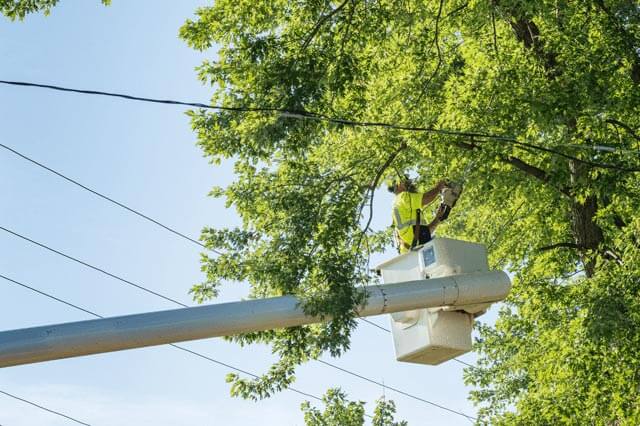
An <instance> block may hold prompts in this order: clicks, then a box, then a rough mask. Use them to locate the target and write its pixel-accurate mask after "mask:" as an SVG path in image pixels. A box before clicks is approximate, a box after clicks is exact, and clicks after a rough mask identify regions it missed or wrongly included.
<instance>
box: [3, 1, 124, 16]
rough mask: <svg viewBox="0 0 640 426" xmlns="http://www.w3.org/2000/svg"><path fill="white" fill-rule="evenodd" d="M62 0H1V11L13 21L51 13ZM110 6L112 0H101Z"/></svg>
mask: <svg viewBox="0 0 640 426" xmlns="http://www.w3.org/2000/svg"><path fill="white" fill-rule="evenodd" d="M59 1H60V0H0V12H1V13H2V14H3V15H4V16H6V17H8V18H9V19H11V20H12V21H14V20H16V19H19V20H23V19H24V18H25V17H26V16H27V15H29V14H31V13H36V12H42V13H44V14H45V15H48V14H49V13H51V9H52V8H53V7H54V6H55V5H57V4H58V2H59ZM100 1H101V2H102V4H104V5H105V6H108V5H109V4H111V0H100Z"/></svg>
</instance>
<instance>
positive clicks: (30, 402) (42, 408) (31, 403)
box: [0, 390, 91, 426]
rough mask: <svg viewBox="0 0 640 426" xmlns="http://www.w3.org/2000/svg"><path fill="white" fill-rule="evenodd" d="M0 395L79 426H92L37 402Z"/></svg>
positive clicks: (11, 395) (1, 391)
mask: <svg viewBox="0 0 640 426" xmlns="http://www.w3.org/2000/svg"><path fill="white" fill-rule="evenodd" d="M0 393H1V394H3V395H6V396H8V397H10V398H13V399H17V400H18V401H22V402H25V403H27V404H29V405H33V406H34V407H37V408H39V409H41V410H44V411H48V412H49V413H52V414H55V415H56V416H60V417H64V418H65V419H68V420H71V421H72V422H76V423H78V424H81V425H85V426H91V425H90V424H89V423H85V422H82V421H80V420H78V419H76V418H74V417H71V416H69V415H67V414H63V413H61V412H59V411H55V410H52V409H51V408H47V407H45V406H43V405H40V404H36V403H35V402H32V401H29V400H28V399H24V398H20V397H19V396H16V395H13V394H11V393H9V392H6V391H3V390H0Z"/></svg>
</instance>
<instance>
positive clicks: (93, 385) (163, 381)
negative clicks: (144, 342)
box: [0, 0, 475, 426]
mask: <svg viewBox="0 0 640 426" xmlns="http://www.w3.org/2000/svg"><path fill="white" fill-rule="evenodd" d="M204 4H205V2H204V1H202V0H201V1H191V0H189V1H187V0H183V1H180V2H171V1H162V2H158V1H155V2H153V1H150V0H144V1H143V0H138V1H135V2H133V1H130V2H124V1H117V0H115V1H114V2H113V5H112V6H110V7H102V6H100V4H99V2H98V1H97V0H96V1H82V2H80V1H63V2H61V4H60V5H59V6H58V7H56V8H55V9H54V10H53V12H52V14H51V15H50V16H49V17H44V16H36V15H34V16H30V17H28V18H27V19H26V20H25V21H24V22H10V21H8V20H6V19H3V20H0V57H1V58H2V59H1V60H0V61H1V63H2V68H1V69H2V71H1V72H0V79H4V80H23V81H33V82H39V83H48V84H56V85H61V86H70V87H76V88H87V89H96V90H106V91H116V92H122V93H130V94H135V95H139V96H149V97H159V98H172V99H181V100H190V101H200V102H206V101H207V100H208V99H209V97H210V95H211V89H210V88H208V87H203V86H201V84H200V83H199V82H198V81H197V79H196V74H195V72H194V68H195V67H196V66H197V65H198V64H199V63H200V62H201V61H202V60H203V59H205V58H213V57H215V52H214V51H210V52H205V53H200V52H195V51H192V50H190V49H189V48H188V47H187V46H186V45H185V44H184V43H183V42H182V41H181V40H179V39H178V37H177V33H178V29H179V27H180V25H181V24H182V23H183V22H184V20H185V19H187V18H188V17H190V16H192V15H193V12H194V10H195V9H196V7H198V6H200V5H204ZM0 100H1V102H0V123H1V127H0V132H1V135H2V137H1V138H0V141H1V142H2V143H3V144H5V145H8V146H10V147H12V148H14V149H16V150H18V151H20V152H22V153H24V154H25V155H28V156H30V157H32V158H34V159H36V160H38V161H40V162H42V163H44V164H46V165H48V166H49V167H52V168H53V169H56V170H58V171H61V172H63V173H65V174H67V175H68V176H70V177H72V178H74V179H77V180H78V181H80V182H82V183H83V184H85V185H88V186H89V187H92V188H94V189H96V190H99V191H100V192H103V193H105V194H107V195H109V196H111V197H113V198H115V199H116V200H119V201H121V202H123V203H125V204H127V205H130V206H131V207H133V208H136V209H138V210H140V211H142V212H144V213H146V214H148V215H150V216H152V217H154V218H156V219H158V220H159V221H161V222H163V223H166V224H168V225H170V226H173V227H175V228H176V229H178V230H180V231H181V232H184V233H185V234H187V235H190V236H193V237H197V236H198V235H199V231H200V229H201V228H202V227H203V226H220V227H222V226H233V225H235V224H237V223H238V221H237V218H236V217H235V215H234V213H233V211H232V210H226V209H225V208H224V205H223V201H221V200H216V199H213V198H210V197H207V193H208V192H209V190H210V188H211V187H212V186H214V185H224V184H225V183H228V182H230V181H231V180H232V179H233V176H232V173H231V167H230V165H229V164H223V165H221V166H215V167H214V166H213V165H210V164H208V162H207V159H205V158H203V156H202V153H201V152H200V150H199V149H198V148H197V147H196V146H195V135H194V133H193V132H192V131H191V129H190V124H189V120H188V118H187V117H186V115H185V114H184V111H185V108H181V107H175V106H165V105H153V104H147V103H137V102H130V101H123V100H117V99H110V98H101V97H90V96H82V95H76V94H67V93H59V92H51V91H44V90H40V89H29V88H16V87H8V86H0ZM0 197H1V200H2V201H1V202H0V226H3V227H6V228H9V229H11V230H13V231H15V232H18V233H21V234H23V235H26V236H28V237H30V238H32V239H35V240H37V241H40V242H42V243H45V244H47V245H50V246H51V247H53V248H55V249H58V250H60V251H63V252H65V253H68V254H70V255H73V256H76V257H78V258H80V259H82V260H84V261H86V262H88V263H91V264H94V265H96V266H98V267H102V268H104V269H106V270H108V271H110V272H112V273H115V274H117V275H120V276H122V277H124V278H126V279H129V280H131V281H134V282H136V283H140V284H142V285H144V286H146V287H149V288H151V289H153V290H154V291H158V292H161V293H163V294H166V295H168V296H170V297H172V298H175V299H177V300H180V301H182V302H184V303H191V300H190V297H189V295H188V294H187V292H188V289H189V288H190V287H191V285H192V284H194V283H197V282H199V281H201V280H202V274H201V272H200V264H199V252H200V249H199V247H197V246H195V245H194V244H192V243H189V242H188V241H185V240H183V239H180V238H178V237H176V236H175V235H172V234H170V233H168V232H166V231H164V230H162V229H160V228H158V227H156V226H155V225H153V224H150V223H148V222H146V221H144V220H142V219H141V218H139V217H137V216H135V215H132V214H131V213H129V212H126V211H124V210H122V209H119V208H117V207H115V206H113V205H112V204H109V203H107V202H106V201H104V200H101V199H99V198H97V197H95V196H93V195H91V194H90V193H88V192H86V191H83V190H81V189H79V188H77V187H75V186H73V185H70V184H69V183H67V182H65V181H63V180H62V179H60V178H58V177H55V176H53V175H51V174H50V173H47V172H45V171H44V170H42V169H40V168H37V167H35V166H34V165H32V164H30V163H28V162H26V161H24V160H23V159H20V158H18V157H16V156H15V155H13V154H11V153H9V152H7V151H5V150H1V149H0ZM390 201H391V199H390V196H389V195H388V194H384V193H381V194H380V195H379V196H376V206H375V221H374V225H375V226H377V227H381V226H386V225H387V224H388V223H389V222H390V219H389V217H388V216H389V203H390ZM388 255H391V253H389V254H388ZM382 259H384V257H383V256H380V257H378V258H376V259H375V260H382ZM0 273H2V274H4V275H7V276H9V277H11V278H13V279H16V280H18V281H21V282H23V283H25V284H28V285H31V286H33V287H35V288H38V289H40V290H42V291H45V292H48V293H50V294H53V295H55V296H56V297H59V298H62V299H65V300H68V301H69V302H72V303H75V304H77V305H80V306H83V307H85V308H87V309H90V310H93V311H95V312H97V313H99V314H102V315H105V316H110V315H118V314H126V313H134V312H144V311H150V310H158V309H167V308H172V307H173V305H171V304H170V303H168V302H166V301H163V300H161V299H158V298H155V297H153V296H151V295H149V294H145V293H142V292H140V291H138V290H136V289H133V288H130V287H126V286H124V285H123V284H122V283H119V282H117V281H115V280H113V279H110V278H108V277H105V276H104V275H101V274H99V273H97V272H95V271H92V270H89V269H87V268H84V267H82V266H80V265H78V264H74V263H72V262H69V261H68V260H65V259H63V258H61V257H60V256H57V255H55V254H52V253H50V252H47V251H44V250H43V249H41V248H38V247H36V246H34V245H31V244H29V243H27V242H25V241H23V240H20V239H18V238H16V237H14V236H11V235H10V234H8V233H6V232H3V231H0ZM245 294H246V286H245V285H244V284H242V283H240V284H237V283H230V284H228V285H227V286H226V287H225V288H224V289H223V292H222V296H221V298H220V299H221V301H229V300H237V299H239V298H241V297H243V296H244V295H245ZM88 318H89V317H88V315H86V314H83V313H81V312H78V311H75V310H73V309H71V308H69V307H67V306H64V305H62V304H59V303H56V302H54V301H52V300H50V299H47V298H45V297H42V296H40V295H37V294H35V293H33V292H30V291H28V290H25V289H23V288H20V287H18V286H15V285H12V284H10V283H8V282H6V281H4V280H0V329H2V330H7V329H14V328H23V327H30V326H35V325H43V324H50V323H58V322H65V321H75V320H82V319H88ZM372 320H373V321H375V322H377V323H379V324H383V325H385V326H386V325H387V321H388V320H387V318H386V317H376V318H373V319H372ZM184 346H186V347H189V348H192V349H194V350H197V351H200V352H202V353H204V354H206V355H208V356H211V357H213V358H215V359H218V360H220V361H222V362H225V363H228V364H232V365H234V366H236V367H238V368H242V369H245V370H249V371H253V372H256V373H259V372H261V371H264V370H265V369H266V368H267V367H268V365H269V362H270V361H272V360H273V358H272V357H271V354H270V351H269V349H268V348H267V347H260V346H259V347H251V348H249V349H241V348H239V347H237V346H235V345H233V344H229V343H226V342H224V341H222V340H221V339H210V340H204V341H198V342H188V343H185V344H184ZM327 359H328V358H327ZM462 359H464V360H466V361H469V362H472V361H473V359H474V355H473V354H467V355H465V356H463V357H462ZM328 360H329V359H328ZM330 361H331V362H333V363H335V364H337V365H339V366H341V367H343V368H347V369H350V370H352V371H354V372H357V373H359V374H362V375H365V376H367V377H370V378H372V379H374V380H377V381H381V382H382V381H384V382H385V383H386V384H388V385H390V386H394V387H397V388H400V389H402V390H404V391H407V392H410V393H412V394H415V395H417V396H419V397H422V398H424V399H428V400H431V401H433V402H436V403H439V404H441V405H444V406H447V407H450V408H452V409H456V410H460V411H463V412H465V413H468V414H474V412H475V410H474V408H473V406H472V405H471V404H470V403H469V402H468V401H467V400H466V397H467V392H468V389H467V388H465V386H464V385H463V383H462V365H460V364H458V363H454V362H449V363H446V364H443V365H441V366H437V367H430V366H417V365H412V364H404V363H398V362H396V361H395V359H394V354H393V345H392V342H391V337H390V336H389V335H388V334H386V333H384V332H381V331H380V330H378V329H376V328H374V327H372V326H369V325H366V324H363V325H361V326H360V327H359V328H358V329H357V330H356V332H355V334H354V338H353V342H352V350H351V351H350V352H349V353H347V354H346V355H345V356H344V357H342V358H341V359H337V360H330ZM228 372H229V370H228V369H227V368H225V367H222V366H219V365H216V364H213V363H210V362H206V361H204V360H201V359H198V358H196V357H194V356H189V355H188V354H185V353H182V352H180V351H177V350H175V349H173V348H171V347H168V346H162V347H154V348H146V349H139V350H131V351H123V352H117V353H111V354H103V355H96V356H89V357H83V358H75V359H67V360H60V361H53V362H48V363H42V364H33V365H25V366H19V367H12V368H5V369H2V370H0V390H3V391H6V392H10V393H13V394H15V395H17V396H20V397H23V398H26V399H29V400H32V401H34V402H36V403H39V404H41V405H44V406H46V407H49V408H51V409H54V410H57V411H60V412H63V413H66V414H69V415H71V416H73V417H76V418H78V419H80V420H82V421H85V422H87V423H90V424H92V425H116V424H136V425H175V424H185V425H187V424H189V425H191V424H193V425H195V424H198V425H204V424H207V425H211V424H255V423H258V422H259V423H261V424H262V425H264V426H268V425H283V424H287V425H295V424H297V425H301V424H303V419H302V414H301V412H300V410H299V405H300V403H301V402H302V401H303V400H304V397H302V396H300V395H298V394H295V393H292V392H287V391H285V392H282V393H281V394H278V395H276V396H275V397H273V398H271V399H269V400H265V401H260V402H252V401H244V400H241V399H237V398H231V397H230V396H229V386H228V385H227V384H226V383H225V381H224V377H225V375H226V374H227V373H228ZM334 386H340V387H342V388H343V389H344V390H345V391H346V392H347V393H348V394H349V397H350V398H351V399H355V400H363V401H367V402H368V404H367V407H368V412H371V410H372V409H373V401H374V400H375V399H376V398H378V397H380V396H381V395H382V393H383V391H382V389H381V388H380V387H379V386H376V385H373V384H371V383H367V382H365V381H363V380H361V379H357V378H355V377H353V376H349V375H347V374H345V373H342V372H340V371H337V370H335V369H332V368H329V367H327V366H326V365H322V364H319V363H317V362H311V363H309V364H307V365H305V366H303V367H302V368H301V369H300V373H299V375H298V380H297V382H296V384H295V387H296V388H298V389H300V390H303V391H305V392H308V393H312V394H316V395H322V394H323V393H324V391H325V390H326V389H327V388H329V387H334ZM385 393H386V396H387V397H388V398H391V399H393V400H394V401H395V402H396V404H397V407H398V417H399V418H402V419H406V420H408V421H409V423H410V424H412V425H422V424H435V425H468V424H469V422H468V421H467V420H465V419H464V418H462V417H459V416H455V415H453V414H451V413H448V412H446V411H443V410H440V409H438V408H435V407H432V406H429V405H428V404H424V403H422V402H419V401H415V400H412V399H408V398H406V397H404V396H401V395H398V394H395V393H394V392H392V391H390V390H387V391H386V392H385ZM312 403H314V404H316V403H315V402H314V401H312ZM316 405H317V404H316ZM0 424H1V425H4V426H15V425H36V424H37V425H66V424H72V423H71V422H70V421H69V420H66V419H63V418H60V417H57V416H55V415H52V414H50V413H46V412H44V411H42V410H39V409H37V408H35V407H31V406H29V405H26V404H24V403H22V402H19V401H16V400H14V399H11V398H8V397H6V396H3V395H0Z"/></svg>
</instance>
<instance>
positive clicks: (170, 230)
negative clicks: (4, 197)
mask: <svg viewBox="0 0 640 426" xmlns="http://www.w3.org/2000/svg"><path fill="white" fill-rule="evenodd" d="M0 148H4V149H6V150H7V151H9V152H11V153H13V154H15V155H17V156H18V157H20V158H23V159H25V160H27V161H29V162H31V163H33V164H35V165H36V166H38V167H40V168H42V169H44V170H46V171H48V172H50V173H53V174H54V175H56V176H58V177H61V178H62V179H64V180H66V181H67V182H70V183H72V184H74V185H76V186H78V187H80V188H82V189H84V190H85V191H89V192H90V193H92V194H94V195H96V196H98V197H100V198H102V199H104V200H107V201H109V202H110V203H112V204H115V205H116V206H118V207H121V208H123V209H125V210H127V211H129V212H131V213H133V214H136V215H138V216H140V217H141V218H143V219H145V220H147V221H149V222H151V223H154V224H155V225H158V226H159V227H161V228H164V229H165V230H167V231H169V232H172V233H174V234H175V235H177V236H179V237H181V238H184V239H185V240H187V241H190V242H192V243H194V244H197V245H199V246H200V247H203V248H205V249H207V250H211V251H212V252H214V253H216V254H222V253H221V252H219V251H218V250H215V249H211V248H209V247H207V246H206V245H204V244H202V243H201V242H200V241H198V240H196V239H193V238H191V237H189V236H187V235H185V234H183V233H182V232H180V231H177V230H175V229H173V228H171V227H170V226H167V225H165V224H163V223H160V222H159V221H157V220H155V219H153V218H152V217H149V216H147V215H145V214H144V213H141V212H139V211H138V210H135V209H133V208H131V207H129V206H127V205H126V204H123V203H121V202H119V201H116V200H114V199H113V198H111V197H108V196H106V195H104V194H102V193H100V192H98V191H96V190H94V189H91V188H89V187H88V186H86V185H83V184H81V183H80V182H78V181H77V180H74V179H71V178H70V177H68V176H65V175H64V174H62V173H60V172H58V171H56V170H54V169H52V168H50V167H48V166H46V165H44V164H42V163H40V162H38V161H36V160H34V159H33V158H30V157H27V156H26V155H24V154H22V153H21V152H18V151H16V150H15V149H13V148H11V147H9V146H7V145H5V144H3V143H0Z"/></svg>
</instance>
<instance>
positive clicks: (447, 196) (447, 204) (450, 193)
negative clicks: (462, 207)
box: [438, 182, 462, 222]
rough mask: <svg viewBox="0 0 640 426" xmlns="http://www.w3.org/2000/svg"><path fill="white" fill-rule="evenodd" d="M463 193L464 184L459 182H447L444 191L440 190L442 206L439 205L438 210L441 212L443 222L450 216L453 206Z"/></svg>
mask: <svg viewBox="0 0 640 426" xmlns="http://www.w3.org/2000/svg"><path fill="white" fill-rule="evenodd" d="M461 193H462V184H461V183H458V182H447V183H446V184H445V186H444V188H442V191H440V206H439V207H438V212H441V213H440V221H441V222H443V221H444V220H446V219H447V218H448V217H449V213H450V212H451V209H452V208H453V206H455V205H456V202H457V201H458V198H460V194H461Z"/></svg>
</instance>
